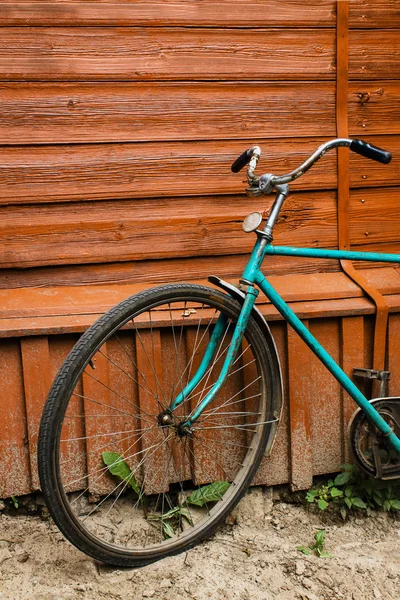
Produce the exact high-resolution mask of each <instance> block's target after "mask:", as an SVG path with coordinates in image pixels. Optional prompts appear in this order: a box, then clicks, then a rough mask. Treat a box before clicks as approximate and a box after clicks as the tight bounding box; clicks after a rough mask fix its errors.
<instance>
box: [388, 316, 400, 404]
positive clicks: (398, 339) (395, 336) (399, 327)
mask: <svg viewBox="0 0 400 600" xmlns="http://www.w3.org/2000/svg"><path fill="white" fill-rule="evenodd" d="M388 370H389V371H390V373H391V377H390V380H389V395H390V396H400V315H398V314H393V315H390V316H389V328H388Z"/></svg>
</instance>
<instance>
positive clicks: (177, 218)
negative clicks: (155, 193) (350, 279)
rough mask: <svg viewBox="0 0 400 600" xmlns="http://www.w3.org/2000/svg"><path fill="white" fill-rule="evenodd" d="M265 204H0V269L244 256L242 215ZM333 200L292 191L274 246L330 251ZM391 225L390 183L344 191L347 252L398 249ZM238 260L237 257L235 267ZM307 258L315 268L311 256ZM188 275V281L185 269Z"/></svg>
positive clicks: (397, 217) (399, 214)
mask: <svg viewBox="0 0 400 600" xmlns="http://www.w3.org/2000/svg"><path fill="white" fill-rule="evenodd" d="M271 201H272V197H271V198H266V199H264V198H262V199H259V198H258V199H250V198H246V197H243V196H216V197H214V198H213V197H198V198H196V199H195V200H193V199H192V198H173V199H162V200H155V199H154V200H153V199H143V200H126V201H125V202H123V203H121V202H87V203H79V204H70V205H65V204H59V205H52V204H49V205H46V204H45V205H42V206H37V205H31V206H29V207H27V206H8V207H0V236H1V239H2V244H1V245H0V266H1V267H3V268H12V267H32V266H46V265H60V264H84V263H105V262H115V261H131V260H135V261H138V260H146V259H171V258H176V259H179V258H183V257H193V258H195V257H202V256H210V255H212V256H221V255H226V254H230V255H232V254H234V255H240V254H248V253H250V251H251V249H252V246H253V244H254V237H253V235H248V234H245V233H244V232H243V230H242V227H241V223H242V221H243V219H244V218H245V216H246V215H247V214H249V213H250V212H252V211H257V210H259V211H263V209H264V208H269V207H270V206H271ZM336 204H337V201H336V194H335V193H332V192H318V193H316V192H312V193H308V194H293V195H292V196H291V197H289V199H288V200H287V202H286V204H285V206H284V208H283V210H282V213H281V217H280V220H279V221H278V224H277V226H276V229H275V232H274V233H275V238H274V239H275V243H276V244H278V245H294V246H300V247H303V246H305V247H309V246H312V247H314V248H318V247H319V248H337V244H338V242H337V230H336V210H337V209H336ZM399 228H400V204H399V201H398V188H388V189H386V190H385V191H383V190H379V191H374V190H370V189H369V190H368V189H366V190H354V191H353V192H352V194H351V227H350V231H351V236H350V240H351V245H352V248H353V249H354V250H364V251H367V250H370V251H380V252H387V251H389V252H395V251H396V249H397V250H398V251H399V252H400V245H399V239H398V231H399ZM155 240H156V241H157V243H156V244H155V243H154V241H155ZM245 261H246V258H245V257H243V259H242V263H241V264H240V266H239V269H238V270H239V271H240V269H242V268H243V267H244V264H245ZM280 262H281V264H282V261H280ZM277 263H279V260H278V259H276V258H275V257H270V258H267V259H266V261H265V266H264V268H265V269H266V270H268V272H271V270H270V269H271V267H272V268H273V267H274V266H275V265H276V264H277ZM308 263H309V264H310V265H313V266H312V268H314V269H315V268H316V266H315V265H314V261H313V260H309V261H308ZM283 264H284V265H285V267H284V268H285V269H286V271H287V270H290V269H291V268H292V267H293V269H294V270H296V268H297V264H298V259H297V258H287V257H285V259H284V261H283ZM303 264H304V263H303ZM160 269H161V270H162V269H163V267H162V266H161V264H159V263H154V264H153V270H154V271H157V270H160ZM212 271H213V272H214V271H215V265H213V266H212ZM135 273H136V269H135V267H133V269H132V270H131V274H130V278H135V279H136V274H135ZM189 276H190V278H193V274H191V273H190V270H189ZM5 283H6V286H7V287H8V286H9V283H8V282H5Z"/></svg>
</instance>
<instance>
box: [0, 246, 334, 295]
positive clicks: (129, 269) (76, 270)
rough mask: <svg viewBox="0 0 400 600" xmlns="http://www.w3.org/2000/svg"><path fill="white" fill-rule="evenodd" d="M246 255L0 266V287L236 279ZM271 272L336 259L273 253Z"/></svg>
mask: <svg viewBox="0 0 400 600" xmlns="http://www.w3.org/2000/svg"><path fill="white" fill-rule="evenodd" d="M245 262H246V255H242V254H241V255H227V256H203V257H197V258H196V257H190V258H180V257H179V258H172V259H171V258H170V259H163V261H162V265H161V264H160V263H158V262H157V261H155V260H141V261H135V262H132V261H126V262H119V263H117V262H112V263H99V264H87V265H85V264H79V265H66V266H54V267H30V268H29V269H2V270H1V272H0V289H10V288H12V289H18V288H21V287H26V288H31V287H40V286H43V287H47V286H52V285H95V284H110V283H111V284H114V283H117V284H120V283H126V282H127V281H131V280H132V279H133V278H134V279H135V281H136V282H138V283H143V284H145V283H147V284H148V285H158V284H162V283H170V282H174V281H176V279H177V273H179V276H180V278H181V279H182V281H189V280H192V279H201V280H206V279H207V277H208V275H209V274H210V273H211V274H218V275H219V276H220V277H222V278H223V279H235V278H236V279H238V278H239V276H240V275H241V273H242V272H243V269H244V265H245ZM267 267H268V272H269V273H270V274H271V275H284V274H285V273H287V272H288V271H289V272H291V273H297V274H300V273H303V274H304V273H320V272H326V273H329V272H336V271H338V270H339V266H338V264H337V261H332V260H322V259H321V260H318V259H317V260H313V261H311V262H310V261H309V260H307V259H305V258H296V259H295V260H291V259H288V258H287V257H275V259H274V262H273V263H271V262H268V263H267Z"/></svg>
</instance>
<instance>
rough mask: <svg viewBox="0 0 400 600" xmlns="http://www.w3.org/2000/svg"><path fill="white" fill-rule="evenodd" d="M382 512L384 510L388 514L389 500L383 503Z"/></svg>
mask: <svg viewBox="0 0 400 600" xmlns="http://www.w3.org/2000/svg"><path fill="white" fill-rule="evenodd" d="M383 510H385V511H386V512H388V511H389V510H390V502H389V500H385V501H384V503H383Z"/></svg>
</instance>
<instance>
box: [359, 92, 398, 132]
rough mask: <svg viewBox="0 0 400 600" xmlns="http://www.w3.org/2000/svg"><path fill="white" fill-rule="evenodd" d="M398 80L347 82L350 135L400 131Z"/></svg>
mask: <svg viewBox="0 0 400 600" xmlns="http://www.w3.org/2000/svg"><path fill="white" fill-rule="evenodd" d="M399 96H400V81H384V82H380V81H378V82H372V81H365V82H360V81H351V82H350V83H349V102H348V115H349V134H350V137H357V136H358V137H363V136H367V135H368V136H369V135H372V134H379V133H382V132H383V131H384V132H385V133H386V134H399V133H400V102H399Z"/></svg>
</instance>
